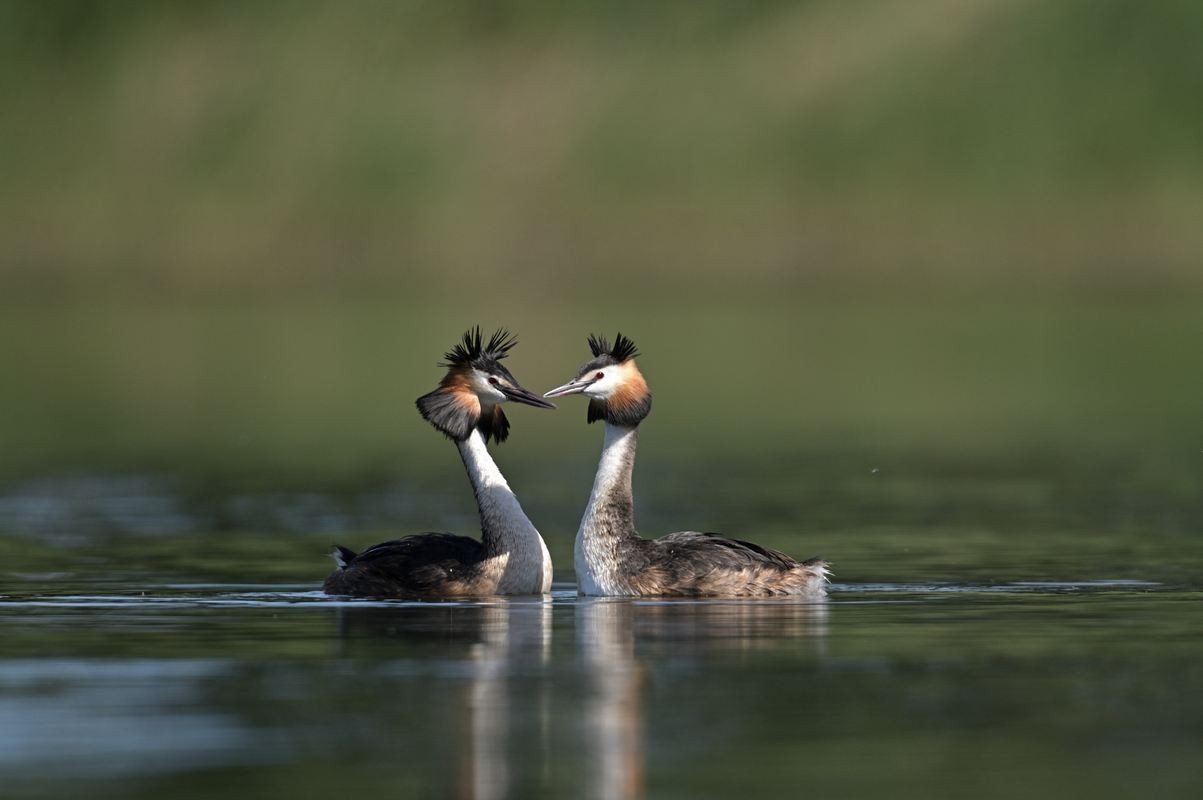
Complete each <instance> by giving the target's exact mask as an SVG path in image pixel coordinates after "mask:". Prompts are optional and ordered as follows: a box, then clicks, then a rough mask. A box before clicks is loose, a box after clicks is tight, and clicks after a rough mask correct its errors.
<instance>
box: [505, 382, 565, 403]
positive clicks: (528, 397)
mask: <svg viewBox="0 0 1203 800" xmlns="http://www.w3.org/2000/svg"><path fill="white" fill-rule="evenodd" d="M497 388H499V389H501V392H502V394H504V395H505V396H506V398H507V399H509V400H512V401H513V402H515V403H523V404H524V405H528V406H534V407H535V408H555V407H556V406H555V403H549V402H547V401H546V400H544V399H543V398H542V397H539V395H537V394H533V393H531V392H528V391H527V390H526V389H523V388H522V387H521V386H519V385H518V384H516V383H515V384H513V385H512V386H499V387H497Z"/></svg>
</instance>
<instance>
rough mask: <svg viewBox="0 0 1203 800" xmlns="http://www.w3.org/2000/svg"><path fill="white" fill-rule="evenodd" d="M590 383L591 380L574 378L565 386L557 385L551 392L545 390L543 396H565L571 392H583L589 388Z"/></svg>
mask: <svg viewBox="0 0 1203 800" xmlns="http://www.w3.org/2000/svg"><path fill="white" fill-rule="evenodd" d="M589 383H590V382H589V381H578V380H577V379H576V378H573V379H572V380H570V381H568V383H566V384H564V385H563V386H557V387H556V388H554V389H552V390H551V391H550V392H544V393H543V396H544V397H564V396H565V395H570V394H580V393H581V392H583V391H585V389H587V388H589Z"/></svg>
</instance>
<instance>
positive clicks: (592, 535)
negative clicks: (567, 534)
mask: <svg viewBox="0 0 1203 800" xmlns="http://www.w3.org/2000/svg"><path fill="white" fill-rule="evenodd" d="M636 440H637V429H636V428H624V427H621V426H618V425H612V424H610V423H609V422H607V423H606V438H605V443H604V444H603V445H602V455H601V461H600V462H599V463H598V465H597V476H596V477H595V478H594V479H593V493H592V494H591V495H590V496H589V505H588V506H587V507H586V508H585V515H584V517H582V518H581V527H580V530H578V531H577V534H576V547H575V552H574V556H575V558H574V562H575V567H576V577H577V583H578V585H579V587H580V591H581V593H582V594H589V595H599V594H600V595H610V594H621V593H623V592H621V591H620V590H618V588H617V583H616V582H617V581H619V580H620V578H619V576H618V567H619V562H620V560H621V556H620V553H619V548H620V546H621V544H622V542H624V541H626V540H630V539H635V538H638V534H637V533H636V532H635V511H634V498H633V496H632V492H631V473H632V472H633V471H634V468H635V444H636Z"/></svg>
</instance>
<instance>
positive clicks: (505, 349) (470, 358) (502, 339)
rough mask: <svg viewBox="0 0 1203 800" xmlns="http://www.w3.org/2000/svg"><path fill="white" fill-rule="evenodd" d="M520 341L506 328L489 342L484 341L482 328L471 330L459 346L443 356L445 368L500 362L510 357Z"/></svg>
mask: <svg viewBox="0 0 1203 800" xmlns="http://www.w3.org/2000/svg"><path fill="white" fill-rule="evenodd" d="M516 344H518V340H517V339H516V338H514V335H513V334H512V333H510V332H509V331H507V330H506V329H505V328H498V329H497V330H496V331H495V332H494V333H493V335H492V336H490V337H489V341H488V342H487V343H486V342H485V341H484V336H483V334H481V332H480V326H479V325H477V326H475V327H473V328H469V329H468V330H467V331H465V332H464V337H463V339H462V340H460V342H459V344H457V345H456V346H455V347H452V348H451V349H450V350H448V351H447V352H446V353H444V354H443V359H444V360H445V361H446V362H447V363H446V364H444V365H443V366H445V367H467V366H471V365H473V364H480V363H482V362H486V361H500V360H501V359H503V358H505V357H506V356H507V355H509V352H510V351H511V350H513V349H514V345H516Z"/></svg>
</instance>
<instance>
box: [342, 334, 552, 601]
mask: <svg viewBox="0 0 1203 800" xmlns="http://www.w3.org/2000/svg"><path fill="white" fill-rule="evenodd" d="M515 344H517V341H516V340H515V339H514V338H513V337H512V336H511V335H510V334H509V333H508V332H506V331H504V330H499V331H497V332H496V333H494V334H493V336H492V337H491V338H490V339H489V341H488V342H487V343H486V342H484V341H483V339H482V337H481V333H480V328H479V327H477V328H474V329H472V330H469V331H468V332H467V333H465V334H464V336H463V340H462V341H461V342H460V343H459V344H457V345H455V347H453V348H452V349H451V350H449V351H448V352H447V353H446V354H445V355H444V356H443V358H444V359H445V360H446V363H445V364H443V365H442V366H445V367H447V368H448V369H447V374H446V375H445V376H443V380H442V381H440V383H439V388H437V389H435V390H434V391H433V392H430V393H429V394H425V395H422V396H421V397H419V398H418V400H417V406H418V412H419V413H421V415H422V418H423V419H425V420H426V421H427V422H429V423H430V424H431V425H433V426H434V427H435V428H436V429H438V430H439V431H441V432H442V433H443V434H445V435H446V436H447V438H449V439H451V440H452V441H454V442H455V446H456V448H458V449H459V454H460V457H461V458H462V459H463V461H464V467H465V468H466V469H467V471H468V477H469V479H471V481H472V491H473V493H474V494H475V495H476V504H477V506H478V507H479V508H480V525H481V534H482V538H483V541H477V540H476V539H472V538H469V537H467V536H455V535H453V534H450V533H424V534H419V535H415V536H407V537H405V538H403V539H394V540H392V541H389V542H383V543H381V544H378V545H374V546H372V547H369V548H368V549H367V550H364V551H363V552H362V553H358V554H356V553H355V552H354V551H352V550H348V549H347V548H345V547H338V546H335V548H334V551H333V552H332V553H331V554H330V555H331V556H332V557H333V558H334V560H335V561H336V562H337V563H338V569H336V570H335V571H334V572H333V573H332V574H331V575H330V577H328V578H326V583H325V586H324V589H325V591H326V593H327V594H349V595H358V596H361V597H412V598H423V597H426V598H442V597H464V596H480V595H501V594H505V595H514V594H546V593H547V592H548V591H549V590H550V589H551V556H550V555H549V554H548V552H547V545H546V544H545V543H544V542H543V537H541V536H540V535H539V531H537V530H536V529H535V526H534V525H532V524H531V521H530V520H529V519H527V517H526V514H525V513H523V511H522V506H521V505H519V503H518V498H517V497H516V496H515V495H514V492H513V491H512V490H511V489H510V487H509V484H507V483H506V481H505V478H504V477H503V476H502V474H501V470H499V469H498V468H497V464H496V463H494V461H493V458H492V456H490V455H489V450H488V448H487V447H486V445H487V444H488V442H489V439H490V438H491V439H493V441H495V442H498V443H500V442H504V441H505V440H506V437H507V436H508V435H509V430H510V424H509V421H508V420H507V419H506V417H505V414H504V413H503V412H502V410H501V404H502V403H504V402H506V401H507V400H513V401H514V402H515V403H525V404H526V405H530V406H535V407H537V408H555V406H554V405H552V404H551V403H549V402H547V401H546V400H543V399H541V398H540V397H538V396H537V395H534V394H532V393H530V392H528V391H527V390H526V389H523V388H522V386H521V385H519V383H518V381H517V380H516V379H515V378H514V376H513V375H512V374H510V371H509V370H507V369H506V368H505V367H504V366H502V364H501V361H502V359H504V358H505V357H506V356H507V355H508V354H509V351H510V350H511V349H513V347H514V345H515Z"/></svg>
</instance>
